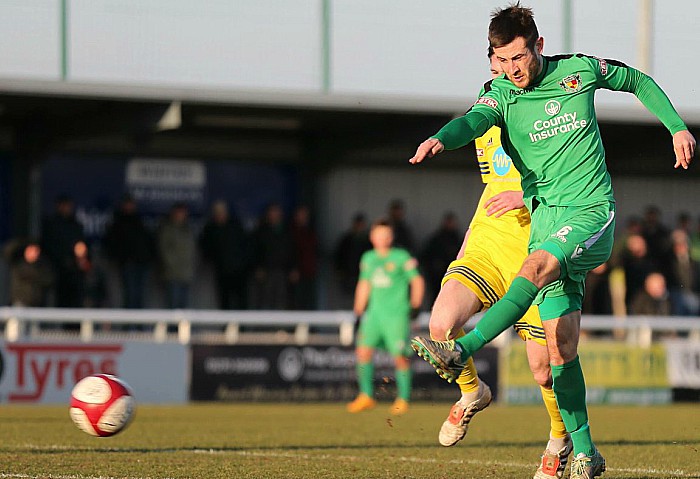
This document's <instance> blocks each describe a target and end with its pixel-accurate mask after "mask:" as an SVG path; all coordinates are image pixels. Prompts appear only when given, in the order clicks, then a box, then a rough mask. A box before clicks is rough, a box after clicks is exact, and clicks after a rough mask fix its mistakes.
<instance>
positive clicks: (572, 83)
mask: <svg viewBox="0 0 700 479" xmlns="http://www.w3.org/2000/svg"><path fill="white" fill-rule="evenodd" d="M559 86H560V87H562V89H563V90H564V91H565V92H567V93H574V92H577V91H579V90H580V89H581V75H579V74H578V73H574V74H573V75H569V76H567V77H564V78H562V80H561V81H560V82H559Z"/></svg>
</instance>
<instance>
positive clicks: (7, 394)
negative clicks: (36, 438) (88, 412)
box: [0, 342, 189, 404]
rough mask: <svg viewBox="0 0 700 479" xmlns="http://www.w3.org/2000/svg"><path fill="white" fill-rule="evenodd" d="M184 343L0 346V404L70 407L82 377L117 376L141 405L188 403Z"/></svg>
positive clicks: (62, 343)
mask: <svg viewBox="0 0 700 479" xmlns="http://www.w3.org/2000/svg"><path fill="white" fill-rule="evenodd" d="M188 370H189V365H188V355H187V348H186V347H185V346H183V345H181V344H153V343H139V342H128V343H127V342H125V343H113V342H109V343H66V342H32V343H23V342H17V343H6V342H0V403H66V404H67V403H68V401H69V398H70V392H71V389H72V388H73V386H74V385H75V383H77V382H78V381H79V380H80V379H82V378H84V377H85V376H88V375H90V374H95V373H108V374H114V375H116V376H119V377H120V378H122V379H123V380H124V381H126V382H127V383H128V384H129V385H130V386H131V388H132V390H133V393H134V398H135V399H136V401H137V402H139V403H170V404H172V403H184V402H186V401H187V394H188V383H189V373H188Z"/></svg>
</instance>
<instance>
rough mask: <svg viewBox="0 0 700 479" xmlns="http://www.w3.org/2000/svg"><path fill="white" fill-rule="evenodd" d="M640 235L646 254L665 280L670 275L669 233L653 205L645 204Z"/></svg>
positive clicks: (659, 213) (659, 212)
mask: <svg viewBox="0 0 700 479" xmlns="http://www.w3.org/2000/svg"><path fill="white" fill-rule="evenodd" d="M642 236H643V237H644V239H645V240H646V242H647V255H648V257H649V260H651V262H652V263H653V264H654V268H655V269H657V270H658V271H660V272H661V273H662V274H663V275H664V276H665V277H666V280H667V281H668V279H669V278H670V276H671V271H670V260H671V256H672V251H671V233H670V232H669V230H668V228H666V226H665V225H664V224H663V223H662V222H661V211H660V210H659V208H657V207H656V206H654V205H650V206H647V208H646V210H645V212H644V218H643V220H642Z"/></svg>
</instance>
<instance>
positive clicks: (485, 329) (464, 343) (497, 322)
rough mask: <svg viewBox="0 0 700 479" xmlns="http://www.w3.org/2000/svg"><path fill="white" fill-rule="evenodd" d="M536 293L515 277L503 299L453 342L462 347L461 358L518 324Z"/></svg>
mask: <svg viewBox="0 0 700 479" xmlns="http://www.w3.org/2000/svg"><path fill="white" fill-rule="evenodd" d="M538 291H539V289H538V288H537V286H535V285H534V284H533V283H532V282H531V281H530V280H528V279H526V278H523V277H522V276H518V277H516V278H515V279H514V280H513V283H512V284H511V285H510V288H508V291H506V294H504V295H503V298H501V299H500V300H499V301H497V302H496V303H494V304H493V305H492V306H491V308H489V310H488V311H486V314H484V317H483V318H481V321H479V324H477V325H476V327H475V328H474V329H473V330H472V331H470V332H469V333H468V334H467V335H466V336H464V337H462V338H459V339H457V340H455V342H456V343H457V344H459V345H460V346H461V347H462V351H463V354H462V358H464V357H467V356H472V355H473V354H474V353H475V352H476V351H478V350H479V349H481V348H483V347H484V346H485V345H486V343H489V342H491V341H492V340H494V339H495V338H496V337H497V336H498V335H499V334H501V333H502V332H503V331H505V330H506V329H508V328H509V327H511V326H513V325H514V324H515V323H516V322H518V320H519V319H520V318H522V317H523V316H524V315H525V313H526V312H527V310H528V309H529V308H530V306H531V305H532V302H533V301H534V300H535V297H536V296H537V292H538Z"/></svg>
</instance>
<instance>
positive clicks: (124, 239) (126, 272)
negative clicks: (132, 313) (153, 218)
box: [104, 195, 155, 308]
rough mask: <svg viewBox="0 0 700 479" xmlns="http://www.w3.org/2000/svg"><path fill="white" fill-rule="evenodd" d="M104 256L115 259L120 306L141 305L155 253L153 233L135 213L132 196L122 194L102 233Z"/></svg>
mask: <svg viewBox="0 0 700 479" xmlns="http://www.w3.org/2000/svg"><path fill="white" fill-rule="evenodd" d="M104 241H105V247H106V250H107V255H108V256H109V257H110V258H111V259H112V260H114V261H115V263H116V265H117V268H118V270H119V275H120V279H121V284H122V306H123V307H124V308H143V307H144V306H145V301H144V292H145V290H146V279H147V277H148V271H149V268H150V266H151V264H152V262H153V257H154V255H155V245H154V244H153V236H152V235H151V232H150V231H148V229H147V228H146V226H145V225H144V223H143V221H142V219H141V216H140V215H139V214H138V212H137V206H136V201H135V200H134V198H133V197H131V196H129V195H127V196H125V197H124V198H123V199H122V201H121V203H120V204H119V207H118V209H117V210H116V211H115V212H114V217H113V219H112V222H111V224H110V225H109V226H108V227H107V232H106V233H105V240H104Z"/></svg>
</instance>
